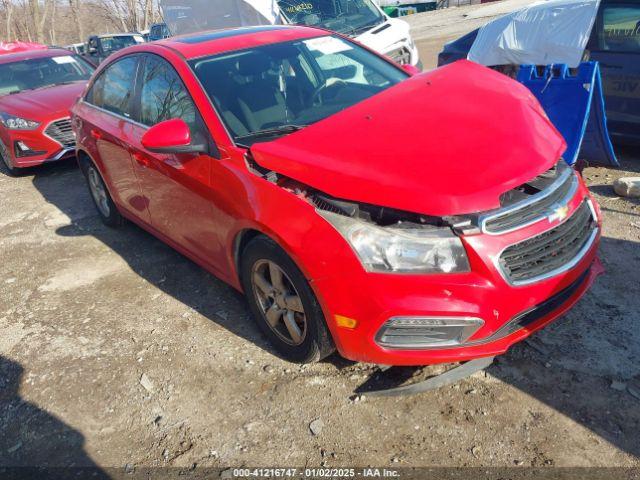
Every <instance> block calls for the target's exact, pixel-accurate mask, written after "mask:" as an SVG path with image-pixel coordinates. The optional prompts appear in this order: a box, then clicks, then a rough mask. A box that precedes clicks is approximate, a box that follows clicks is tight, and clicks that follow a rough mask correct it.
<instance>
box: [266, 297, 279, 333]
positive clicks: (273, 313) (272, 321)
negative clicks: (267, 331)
mask: <svg viewBox="0 0 640 480" xmlns="http://www.w3.org/2000/svg"><path fill="white" fill-rule="evenodd" d="M264 316H265V317H266V318H267V322H269V325H271V327H272V328H275V326H276V325H277V324H278V322H279V321H280V318H281V317H282V310H280V307H278V306H277V305H276V304H275V303H274V304H273V305H271V307H269V308H268V309H267V311H266V312H264Z"/></svg>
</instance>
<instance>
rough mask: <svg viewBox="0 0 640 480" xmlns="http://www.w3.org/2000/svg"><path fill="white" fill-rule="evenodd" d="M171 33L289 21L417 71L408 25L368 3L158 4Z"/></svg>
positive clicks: (232, 0) (242, 0)
mask: <svg viewBox="0 0 640 480" xmlns="http://www.w3.org/2000/svg"><path fill="white" fill-rule="evenodd" d="M160 6H161V8H162V12H163V16H164V20H165V23H166V24H167V27H168V28H169V31H170V32H171V34H172V35H181V34H183V33H194V32H198V31H203V30H214V29H220V28H229V27H241V26H247V25H268V24H282V23H291V24H297V25H311V26H315V27H321V28H326V29H328V30H333V31H335V32H338V33H342V34H344V35H348V36H350V37H352V38H354V39H356V40H357V41H359V42H360V43H362V44H364V45H366V46H368V47H370V48H372V49H373V50H376V51H377V52H380V53H382V54H384V55H387V56H389V57H391V58H392V59H393V60H395V61H396V62H398V63H400V64H411V65H414V66H417V67H418V68H422V64H421V63H420V60H419V58H418V49H417V48H416V46H415V44H414V43H413V40H412V39H411V34H410V33H409V24H408V23H407V22H405V21H403V20H399V19H397V18H389V17H388V16H387V15H386V14H385V13H384V12H383V11H382V9H381V8H380V7H379V6H378V5H376V4H375V3H374V2H372V1H371V0H160Z"/></svg>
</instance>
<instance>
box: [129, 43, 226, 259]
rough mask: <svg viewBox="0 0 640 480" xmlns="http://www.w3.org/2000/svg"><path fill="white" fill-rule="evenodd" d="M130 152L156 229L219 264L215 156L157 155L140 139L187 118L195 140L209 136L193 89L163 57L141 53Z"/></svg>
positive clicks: (220, 252)
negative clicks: (214, 201) (168, 122)
mask: <svg viewBox="0 0 640 480" xmlns="http://www.w3.org/2000/svg"><path fill="white" fill-rule="evenodd" d="M142 57H143V58H144V61H143V62H142V63H141V66H140V72H139V83H140V85H139V87H138V92H137V94H136V99H137V100H136V103H137V107H136V116H137V121H138V125H136V127H135V132H134V135H133V140H132V143H131V152H132V157H133V159H134V168H135V169H136V173H137V176H138V178H139V179H140V184H141V186H142V190H143V192H144V196H145V199H146V202H147V204H148V206H149V212H150V214H151V223H152V225H153V227H154V228H155V229H156V230H158V231H159V232H160V233H161V234H163V235H164V236H166V237H167V238H168V239H169V240H171V241H173V242H174V243H176V244H177V245H179V246H181V247H182V248H184V249H186V250H188V251H189V253H190V254H191V255H193V256H196V257H198V258H199V259H200V260H201V261H202V262H203V263H206V264H208V265H210V266H212V267H214V268H216V266H217V265H218V264H219V263H218V261H216V259H217V258H218V257H219V256H220V255H222V250H221V245H220V243H219V242H218V235H217V230H218V229H219V226H218V224H217V222H216V218H217V216H215V215H214V214H213V206H212V198H211V188H210V177H211V166H212V162H215V161H216V159H214V158H212V157H210V156H208V155H201V154H193V153H188V154H158V153H153V152H150V151H148V150H146V149H145V148H144V147H143V145H142V143H141V141H140V140H141V138H142V136H143V135H144V133H145V132H146V130H147V128H148V127H151V126H153V125H155V124H157V123H160V122H162V121H164V120H169V119H173V118H181V119H183V120H184V121H185V122H186V123H187V124H188V125H189V127H190V129H191V138H194V137H195V136H198V135H201V136H204V137H205V138H207V139H208V138H210V137H209V133H208V132H207V130H206V127H205V125H204V122H203V121H202V119H201V116H200V114H199V112H198V109H197V108H196V106H195V104H194V102H193V100H192V98H191V96H190V94H189V92H188V91H187V89H186V88H185V86H184V84H183V83H182V80H181V79H180V77H179V76H178V73H177V72H176V71H175V69H174V68H173V67H172V66H171V65H170V64H169V63H168V62H167V61H166V60H164V59H163V58H162V57H160V56H158V55H154V54H145V55H143V56H142Z"/></svg>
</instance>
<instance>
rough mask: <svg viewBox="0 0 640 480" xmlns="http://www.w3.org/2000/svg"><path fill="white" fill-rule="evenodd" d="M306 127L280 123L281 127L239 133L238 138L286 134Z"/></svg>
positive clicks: (245, 138) (249, 138)
mask: <svg viewBox="0 0 640 480" xmlns="http://www.w3.org/2000/svg"><path fill="white" fill-rule="evenodd" d="M304 127H306V125H280V126H279V127H273V128H265V129H264V130H256V131H255V132H251V133H247V134H245V135H238V136H237V137H236V140H253V139H255V138H260V137H270V136H272V135H286V134H287V133H293V132H297V131H298V130H300V129H302V128H304Z"/></svg>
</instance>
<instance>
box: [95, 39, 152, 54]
mask: <svg viewBox="0 0 640 480" xmlns="http://www.w3.org/2000/svg"><path fill="white" fill-rule="evenodd" d="M100 42H101V43H102V49H103V50H104V51H105V52H109V53H112V52H117V51H118V50H122V49H123V48H125V47H130V46H131V45H137V44H138V43H144V39H143V38H142V37H141V36H140V35H118V36H117V37H100Z"/></svg>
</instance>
